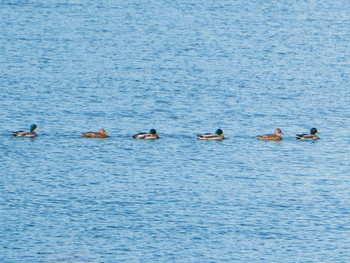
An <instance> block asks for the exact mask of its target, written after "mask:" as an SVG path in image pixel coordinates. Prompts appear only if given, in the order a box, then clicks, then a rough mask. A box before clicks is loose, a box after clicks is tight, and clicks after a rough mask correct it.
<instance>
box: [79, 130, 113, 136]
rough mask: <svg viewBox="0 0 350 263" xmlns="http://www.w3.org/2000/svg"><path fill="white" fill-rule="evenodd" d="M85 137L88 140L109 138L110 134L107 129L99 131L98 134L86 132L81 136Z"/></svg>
mask: <svg viewBox="0 0 350 263" xmlns="http://www.w3.org/2000/svg"><path fill="white" fill-rule="evenodd" d="M81 135H82V136H83V137H87V138H107V137H109V136H108V133H107V132H106V131H105V129H99V130H98V132H85V133H82V134H81Z"/></svg>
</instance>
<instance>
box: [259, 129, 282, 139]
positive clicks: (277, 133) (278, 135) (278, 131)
mask: <svg viewBox="0 0 350 263" xmlns="http://www.w3.org/2000/svg"><path fill="white" fill-rule="evenodd" d="M281 134H284V133H283V132H282V131H281V129H280V128H277V129H276V130H275V134H264V135H258V138H259V139H260V140H267V141H280V140H282V135H281Z"/></svg>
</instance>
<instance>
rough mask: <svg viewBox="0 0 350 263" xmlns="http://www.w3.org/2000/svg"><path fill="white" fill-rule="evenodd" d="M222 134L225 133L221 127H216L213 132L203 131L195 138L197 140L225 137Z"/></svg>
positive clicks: (218, 139) (221, 138)
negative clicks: (203, 132)
mask: <svg viewBox="0 0 350 263" xmlns="http://www.w3.org/2000/svg"><path fill="white" fill-rule="evenodd" d="M224 135H226V134H225V133H224V132H223V131H222V130H221V129H217V130H216V132H215V133H205V134H198V135H197V139H198V140H217V141H220V140H223V139H225V137H224Z"/></svg>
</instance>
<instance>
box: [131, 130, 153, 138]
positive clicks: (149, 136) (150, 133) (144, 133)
mask: <svg viewBox="0 0 350 263" xmlns="http://www.w3.org/2000/svg"><path fill="white" fill-rule="evenodd" d="M132 137H133V138H135V139H142V140H157V139H159V134H158V133H157V131H156V130H155V129H150V130H149V132H148V133H146V132H142V133H138V134H134V135H133V136H132Z"/></svg>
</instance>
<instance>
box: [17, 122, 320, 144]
mask: <svg viewBox="0 0 350 263" xmlns="http://www.w3.org/2000/svg"><path fill="white" fill-rule="evenodd" d="M35 130H39V128H38V127H37V126H36V125H35V124H32V125H31V126H30V130H29V131H17V132H12V134H13V136H15V137H36V136H37V134H36V132H35ZM282 134H284V133H283V132H282V131H281V129H279V128H277V129H276V130H275V134H264V135H258V136H257V137H258V138H259V139H261V140H268V141H280V140H282ZM317 134H319V132H318V131H317V129H316V128H312V129H311V130H310V133H309V134H307V133H304V134H297V135H296V138H297V139H298V140H300V139H304V140H317V139H319V137H318V135H317ZM224 135H226V134H225V133H224V132H223V131H222V130H221V129H217V130H216V132H215V133H205V134H198V135H197V139H199V140H217V141H218V140H223V139H225V137H224ZM82 136H83V137H87V138H107V137H108V133H107V132H106V131H105V130H104V129H99V130H98V132H85V133H82ZM132 137H133V138H135V139H143V140H156V139H159V134H158V133H157V131H156V130H155V129H151V130H150V131H149V132H148V133H147V132H143V133H138V134H134V135H132Z"/></svg>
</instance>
